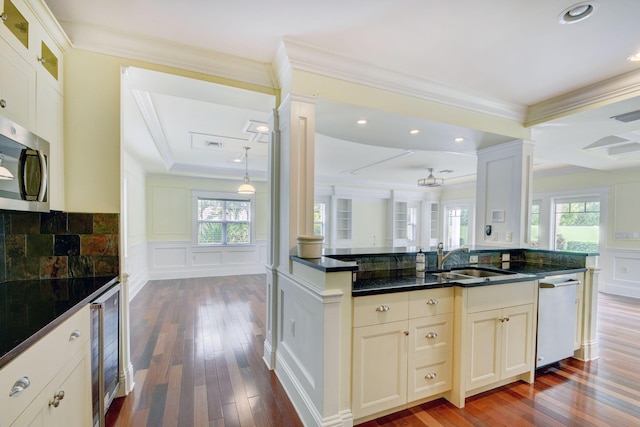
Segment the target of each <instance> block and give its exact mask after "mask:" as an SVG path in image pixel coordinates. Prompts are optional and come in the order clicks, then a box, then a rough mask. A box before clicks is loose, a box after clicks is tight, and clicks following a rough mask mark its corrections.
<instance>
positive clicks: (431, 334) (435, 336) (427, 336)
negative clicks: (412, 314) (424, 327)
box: [425, 332, 438, 338]
mask: <svg viewBox="0 0 640 427" xmlns="http://www.w3.org/2000/svg"><path fill="white" fill-rule="evenodd" d="M437 337H438V334H437V333H436V332H429V333H428V334H427V335H425V338H437Z"/></svg>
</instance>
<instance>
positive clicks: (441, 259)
mask: <svg viewBox="0 0 640 427" xmlns="http://www.w3.org/2000/svg"><path fill="white" fill-rule="evenodd" d="M456 252H469V248H456V249H452V250H450V251H449V252H447V254H446V255H444V245H443V244H442V242H440V243H438V270H442V266H443V265H444V262H445V261H446V260H447V258H449V256H450V255H451V254H455V253H456Z"/></svg>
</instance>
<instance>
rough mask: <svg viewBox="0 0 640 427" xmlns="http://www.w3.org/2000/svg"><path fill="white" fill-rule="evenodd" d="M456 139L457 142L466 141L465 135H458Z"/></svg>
mask: <svg viewBox="0 0 640 427" xmlns="http://www.w3.org/2000/svg"><path fill="white" fill-rule="evenodd" d="M454 141H455V142H462V141H464V138H463V137H461V136H459V137H457V138H456V139H454Z"/></svg>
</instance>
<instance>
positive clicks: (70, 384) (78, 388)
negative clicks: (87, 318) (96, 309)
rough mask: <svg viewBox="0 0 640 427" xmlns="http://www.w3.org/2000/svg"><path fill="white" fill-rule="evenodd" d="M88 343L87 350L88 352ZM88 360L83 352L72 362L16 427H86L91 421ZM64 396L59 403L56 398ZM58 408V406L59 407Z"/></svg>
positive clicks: (26, 411)
mask: <svg viewBox="0 0 640 427" xmlns="http://www.w3.org/2000/svg"><path fill="white" fill-rule="evenodd" d="M88 346H89V344H88V342H87V344H86V347H87V348H86V349H87V350H88ZM90 374H91V372H90V369H89V358H88V356H87V355H86V354H84V353H82V354H79V355H78V356H76V357H75V358H74V359H73V360H71V361H70V363H69V366H67V367H65V369H63V370H62V371H61V373H60V375H59V376H58V377H56V378H55V379H54V380H53V381H52V383H51V384H50V386H49V387H47V389H46V390H45V391H44V392H43V393H41V395H40V396H38V398H36V399H35V400H34V401H33V403H32V404H31V405H29V406H28V407H27V409H26V410H25V411H24V412H23V413H22V415H20V417H19V418H18V419H17V420H16V422H15V423H14V424H12V425H13V426H28V427H83V426H90V425H91V420H92V410H91V389H90V380H89V378H90V377H89V375H90ZM61 393H64V397H63V398H62V399H60V400H58V401H57V402H56V401H55V396H58V397H59V396H61ZM56 405H57V406H56Z"/></svg>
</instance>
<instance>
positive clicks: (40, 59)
mask: <svg viewBox="0 0 640 427" xmlns="http://www.w3.org/2000/svg"><path fill="white" fill-rule="evenodd" d="M37 61H38V62H39V63H41V64H42V65H44V64H45V62H47V58H45V57H42V58H37Z"/></svg>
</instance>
